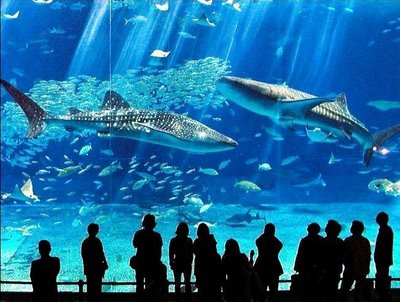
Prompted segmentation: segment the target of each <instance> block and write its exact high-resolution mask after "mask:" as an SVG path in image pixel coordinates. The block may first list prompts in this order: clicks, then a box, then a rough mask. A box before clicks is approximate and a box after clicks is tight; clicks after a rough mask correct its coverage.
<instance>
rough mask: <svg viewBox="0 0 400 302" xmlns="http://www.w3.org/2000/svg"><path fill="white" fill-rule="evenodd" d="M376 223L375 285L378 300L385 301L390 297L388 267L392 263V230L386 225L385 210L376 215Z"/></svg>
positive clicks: (386, 216)
mask: <svg viewBox="0 0 400 302" xmlns="http://www.w3.org/2000/svg"><path fill="white" fill-rule="evenodd" d="M376 223H377V224H378V225H379V231H378V236H377V237H376V243H375V251H374V260H375V268H376V281H375V283H376V284H375V287H376V292H377V294H378V296H379V298H378V301H382V302H386V301H389V299H390V295H389V294H390V276H389V268H390V266H391V265H392V264H393V231H392V228H391V227H390V226H389V225H388V223H389V215H388V214H386V213H385V212H380V213H379V214H378V215H377V216H376Z"/></svg>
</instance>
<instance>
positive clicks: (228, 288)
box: [222, 239, 251, 302]
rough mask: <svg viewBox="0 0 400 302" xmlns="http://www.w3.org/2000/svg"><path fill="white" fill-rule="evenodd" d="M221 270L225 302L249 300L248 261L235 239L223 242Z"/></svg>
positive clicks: (245, 301)
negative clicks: (223, 251)
mask: <svg viewBox="0 0 400 302" xmlns="http://www.w3.org/2000/svg"><path fill="white" fill-rule="evenodd" d="M222 271H223V274H224V283H223V287H224V295H225V300H226V302H248V301H250V299H251V295H250V279H249V278H250V263H249V259H248V258H247V256H246V254H243V253H241V252H240V247H239V243H238V242H237V241H236V240H235V239H228V240H227V241H226V243H225V253H224V255H223V256H222Z"/></svg>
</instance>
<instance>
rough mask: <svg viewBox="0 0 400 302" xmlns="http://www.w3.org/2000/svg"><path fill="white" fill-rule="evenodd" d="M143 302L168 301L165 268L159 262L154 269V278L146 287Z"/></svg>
mask: <svg viewBox="0 0 400 302" xmlns="http://www.w3.org/2000/svg"><path fill="white" fill-rule="evenodd" d="M139 301H143V302H167V301H168V280H167V267H166V266H165V264H163V263H162V262H160V263H159V264H158V265H157V267H156V268H155V272H154V278H152V279H151V282H150V283H149V284H147V285H146V288H145V290H144V295H143V299H142V300H139Z"/></svg>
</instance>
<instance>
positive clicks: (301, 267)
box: [294, 222, 322, 302]
mask: <svg viewBox="0 0 400 302" xmlns="http://www.w3.org/2000/svg"><path fill="white" fill-rule="evenodd" d="M320 230H321V227H320V226H319V224H318V223H316V222H313V223H311V224H310V225H309V226H308V227H307V232H308V235H307V236H306V237H304V238H302V239H301V241H300V244H299V249H298V251H297V255H296V260H295V265H294V270H295V271H297V272H299V274H300V276H301V280H302V283H303V288H302V292H301V296H302V301H307V302H312V301H316V302H320V301H321V288H320V287H321V275H322V237H321V236H320V235H318V233H319V232H320Z"/></svg>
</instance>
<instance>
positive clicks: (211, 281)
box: [193, 223, 222, 302]
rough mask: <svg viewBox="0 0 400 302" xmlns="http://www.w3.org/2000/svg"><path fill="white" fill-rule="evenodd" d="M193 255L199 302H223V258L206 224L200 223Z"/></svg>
mask: <svg viewBox="0 0 400 302" xmlns="http://www.w3.org/2000/svg"><path fill="white" fill-rule="evenodd" d="M193 253H194V256H195V258H194V275H195V276H196V285H197V288H198V293H199V301H200V302H215V301H221V281H222V277H221V275H222V274H221V256H220V255H219V254H218V252H217V241H216V240H215V238H214V236H213V235H212V234H210V229H209V228H208V226H207V225H206V224H205V223H200V224H199V227H198V228H197V238H196V239H195V240H194V242H193Z"/></svg>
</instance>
